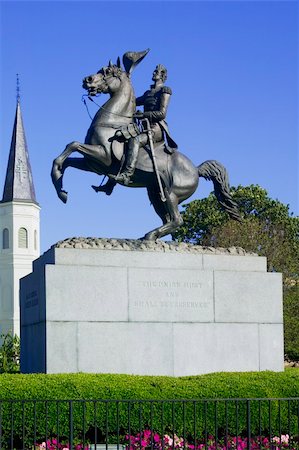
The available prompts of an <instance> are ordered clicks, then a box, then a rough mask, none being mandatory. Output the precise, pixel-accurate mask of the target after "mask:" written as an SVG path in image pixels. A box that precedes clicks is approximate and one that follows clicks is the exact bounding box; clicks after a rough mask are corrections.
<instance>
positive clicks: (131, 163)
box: [114, 137, 140, 186]
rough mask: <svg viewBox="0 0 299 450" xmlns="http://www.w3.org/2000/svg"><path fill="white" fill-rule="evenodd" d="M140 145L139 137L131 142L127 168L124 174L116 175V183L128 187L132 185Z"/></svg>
mask: <svg viewBox="0 0 299 450" xmlns="http://www.w3.org/2000/svg"><path fill="white" fill-rule="evenodd" d="M139 145H140V143H139V139H138V137H137V138H133V139H130V140H129V143H128V154H127V164H126V168H125V170H124V171H123V172H122V173H120V174H119V175H116V177H115V178H114V179H115V181H118V182H121V183H123V184H124V185H126V186H128V185H129V184H130V181H131V178H132V176H133V175H134V172H135V167H136V163H137V158H138V151H139Z"/></svg>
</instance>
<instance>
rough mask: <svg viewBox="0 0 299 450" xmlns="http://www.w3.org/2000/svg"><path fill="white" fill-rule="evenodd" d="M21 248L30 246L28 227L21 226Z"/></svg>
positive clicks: (19, 241)
mask: <svg viewBox="0 0 299 450" xmlns="http://www.w3.org/2000/svg"><path fill="white" fill-rule="evenodd" d="M18 243H19V248H28V232H27V230H26V228H20V229H19V234H18Z"/></svg>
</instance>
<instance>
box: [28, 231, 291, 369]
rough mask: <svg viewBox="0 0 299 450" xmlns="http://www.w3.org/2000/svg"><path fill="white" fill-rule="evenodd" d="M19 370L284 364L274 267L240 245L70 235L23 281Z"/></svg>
mask: <svg viewBox="0 0 299 450" xmlns="http://www.w3.org/2000/svg"><path fill="white" fill-rule="evenodd" d="M21 342H22V353H21V370H22V372H24V373H30V372H45V373H60V372H97V373H126V374H138V375H170V376H183V375H195V374H203V373H209V372H219V371H260V370H275V371H281V370H283V359H284V358H283V355H284V354H283V324H282V279H281V274H278V273H267V271H266V258H263V257H258V256H255V255H249V254H245V252H244V251H243V250H242V249H228V250H225V249H211V248H202V247H199V246H191V245H189V244H175V243H165V242H159V243H151V242H149V243H145V242H142V241H127V240H113V239H106V240H105V239H91V238H89V239H79V238H78V239H70V240H66V241H63V242H61V243H58V244H56V246H54V247H52V248H51V249H50V250H48V251H47V252H46V253H45V254H44V255H43V256H41V257H40V258H39V259H38V260H36V261H35V263H34V266H33V273H32V274H30V275H28V276H26V277H25V278H23V279H22V280H21Z"/></svg>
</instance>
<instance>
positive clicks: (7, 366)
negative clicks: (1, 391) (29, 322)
mask: <svg viewBox="0 0 299 450" xmlns="http://www.w3.org/2000/svg"><path fill="white" fill-rule="evenodd" d="M0 337H1V339H2V345H1V347H0V373H18V372H20V338H19V337H18V336H17V335H16V334H15V335H14V336H13V335H12V334H11V333H7V334H1V336H0Z"/></svg>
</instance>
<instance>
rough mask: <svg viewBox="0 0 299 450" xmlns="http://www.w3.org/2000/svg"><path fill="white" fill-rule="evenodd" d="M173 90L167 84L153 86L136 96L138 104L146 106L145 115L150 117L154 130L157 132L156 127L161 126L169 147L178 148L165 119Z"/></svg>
mask: <svg viewBox="0 0 299 450" xmlns="http://www.w3.org/2000/svg"><path fill="white" fill-rule="evenodd" d="M171 94H172V91H171V89H170V88H169V87H167V86H162V87H159V88H156V89H155V88H154V87H152V88H151V89H149V90H148V91H146V92H145V93H144V94H143V95H142V96H141V97H138V98H136V106H140V105H143V106H144V117H146V118H147V119H149V121H150V122H151V124H152V130H153V132H154V133H155V127H157V126H158V127H160V128H161V129H162V131H163V133H164V134H165V136H166V140H167V144H168V145H169V147H171V148H173V149H176V148H177V147H178V146H177V144H176V142H175V141H174V140H173V139H172V138H171V136H170V133H169V129H168V125H167V122H166V120H165V117H166V113H167V107H168V103H169V100H170V96H171Z"/></svg>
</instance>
